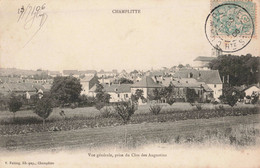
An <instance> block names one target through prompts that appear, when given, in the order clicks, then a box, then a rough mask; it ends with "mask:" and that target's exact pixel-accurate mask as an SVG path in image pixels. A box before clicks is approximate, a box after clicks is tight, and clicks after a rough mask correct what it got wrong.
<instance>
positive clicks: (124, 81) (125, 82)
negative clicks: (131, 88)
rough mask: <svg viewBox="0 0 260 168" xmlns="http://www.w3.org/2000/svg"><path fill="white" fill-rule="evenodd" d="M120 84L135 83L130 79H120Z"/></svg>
mask: <svg viewBox="0 0 260 168" xmlns="http://www.w3.org/2000/svg"><path fill="white" fill-rule="evenodd" d="M118 83H120V84H133V83H134V82H133V81H132V80H130V79H126V78H120V79H118Z"/></svg>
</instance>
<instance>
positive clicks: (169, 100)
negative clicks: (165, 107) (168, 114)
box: [166, 97, 175, 106]
mask: <svg viewBox="0 0 260 168" xmlns="http://www.w3.org/2000/svg"><path fill="white" fill-rule="evenodd" d="M166 103H168V104H169V105H170V106H171V105H172V104H173V103H175V99H174V98H172V97H170V98H167V99H166Z"/></svg>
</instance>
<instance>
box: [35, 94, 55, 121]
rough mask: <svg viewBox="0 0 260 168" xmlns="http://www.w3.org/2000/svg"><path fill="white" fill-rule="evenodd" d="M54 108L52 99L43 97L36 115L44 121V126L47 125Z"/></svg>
mask: <svg viewBox="0 0 260 168" xmlns="http://www.w3.org/2000/svg"><path fill="white" fill-rule="evenodd" d="M52 108H53V107H52V99H51V98H49V97H43V98H42V99H40V100H39V101H38V102H37V104H36V106H35V108H34V113H35V114H37V115H38V116H39V117H41V118H42V119H43V124H45V120H46V119H47V118H48V117H49V116H50V114H51V112H52Z"/></svg>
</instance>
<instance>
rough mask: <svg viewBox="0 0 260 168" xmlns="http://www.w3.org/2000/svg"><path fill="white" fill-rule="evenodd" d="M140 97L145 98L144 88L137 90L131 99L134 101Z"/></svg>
mask: <svg viewBox="0 0 260 168" xmlns="http://www.w3.org/2000/svg"><path fill="white" fill-rule="evenodd" d="M139 99H142V100H143V99H145V98H144V91H143V90H142V89H137V90H136V91H135V94H132V96H131V100H132V101H133V102H137V101H138V100H139Z"/></svg>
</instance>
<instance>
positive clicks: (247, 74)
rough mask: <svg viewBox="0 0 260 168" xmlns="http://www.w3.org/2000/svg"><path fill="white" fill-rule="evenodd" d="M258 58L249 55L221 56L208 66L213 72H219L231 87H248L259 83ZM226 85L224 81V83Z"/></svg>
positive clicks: (259, 60)
mask: <svg viewBox="0 0 260 168" xmlns="http://www.w3.org/2000/svg"><path fill="white" fill-rule="evenodd" d="M259 64H260V58H259V57H253V56H252V55H251V54H247V55H245V56H244V55H241V56H234V55H222V56H219V57H218V58H217V59H214V60H212V61H211V63H210V64H209V66H210V68H211V69H213V70H219V73H220V76H224V77H225V80H227V76H228V75H229V83H230V84H231V86H240V85H243V84H246V85H250V84H255V83H258V82H260V78H259V76H260V74H259V73H260V69H259V68H260V66H259ZM225 83H226V81H225Z"/></svg>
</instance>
